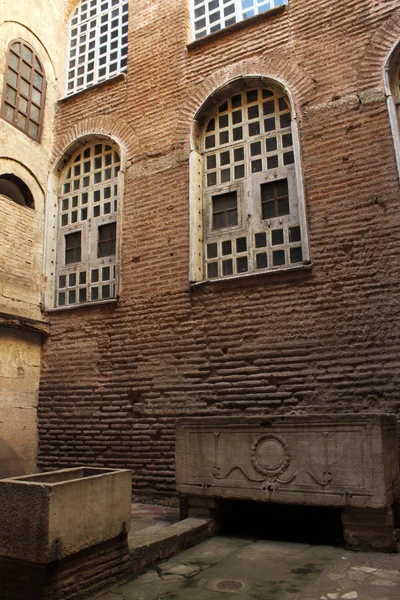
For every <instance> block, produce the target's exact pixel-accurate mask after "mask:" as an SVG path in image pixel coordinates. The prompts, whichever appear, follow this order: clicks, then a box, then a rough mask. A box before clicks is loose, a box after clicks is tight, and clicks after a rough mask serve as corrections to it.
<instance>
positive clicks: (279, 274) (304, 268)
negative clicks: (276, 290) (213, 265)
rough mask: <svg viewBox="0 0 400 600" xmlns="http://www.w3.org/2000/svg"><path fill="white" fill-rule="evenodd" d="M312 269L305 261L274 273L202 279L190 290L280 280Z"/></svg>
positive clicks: (309, 263) (191, 284)
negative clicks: (263, 280)
mask: <svg viewBox="0 0 400 600" xmlns="http://www.w3.org/2000/svg"><path fill="white" fill-rule="evenodd" d="M312 269H313V264H312V262H311V261H306V262H304V263H302V264H300V265H297V266H293V267H286V268H285V269H276V270H274V271H262V272H260V273H243V275H233V276H231V277H223V278H222V277H221V278H219V279H204V280H203V281H195V282H190V289H192V290H196V289H198V288H201V287H205V286H210V285H211V286H216V285H218V286H219V285H221V284H222V285H223V284H224V283H226V284H228V283H235V282H238V281H242V280H246V279H258V278H260V277H268V278H270V277H273V276H275V277H277V278H281V277H283V276H284V275H286V274H289V275H291V274H293V273H301V272H310V271H311V270H312Z"/></svg>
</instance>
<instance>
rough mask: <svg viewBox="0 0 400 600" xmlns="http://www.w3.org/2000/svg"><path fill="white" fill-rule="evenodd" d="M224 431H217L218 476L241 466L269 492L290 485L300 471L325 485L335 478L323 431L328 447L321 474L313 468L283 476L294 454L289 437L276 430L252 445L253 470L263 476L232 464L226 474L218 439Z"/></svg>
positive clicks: (326, 435)
mask: <svg viewBox="0 0 400 600" xmlns="http://www.w3.org/2000/svg"><path fill="white" fill-rule="evenodd" d="M220 435H221V432H214V442H215V454H214V456H215V461H214V468H213V475H214V477H216V478H217V479H227V478H228V477H229V476H230V474H231V473H232V472H233V471H234V470H236V469H238V470H239V471H240V472H241V473H242V474H243V475H244V476H245V477H246V479H247V480H248V481H252V482H259V483H261V488H262V490H263V491H264V492H265V493H267V494H269V493H271V492H276V491H278V489H279V487H280V486H281V485H288V484H289V483H291V482H292V481H293V480H294V479H295V478H296V477H297V475H298V474H299V473H300V472H305V473H307V474H308V475H309V476H310V477H311V478H312V479H313V480H314V481H315V482H316V483H317V484H318V485H320V486H322V487H325V486H326V485H328V483H330V481H331V480H332V474H331V472H330V471H329V470H328V463H329V461H328V439H327V438H328V433H327V432H324V433H322V436H323V440H324V447H325V457H326V461H325V469H324V471H323V473H322V477H319V476H318V475H316V474H315V473H314V472H313V471H311V470H310V469H298V470H296V471H295V472H294V473H292V474H291V475H289V476H288V477H286V478H282V477H281V475H283V473H284V472H285V471H287V469H288V468H289V466H290V465H291V462H292V456H291V453H290V449H289V444H288V442H287V440H286V439H285V438H284V437H283V436H282V435H278V434H276V433H265V434H263V435H261V436H259V437H258V438H257V439H256V440H255V441H254V443H253V444H252V446H251V450H250V457H249V458H250V460H251V463H252V465H253V467H254V469H255V470H256V471H257V472H258V473H259V474H260V475H261V477H252V476H250V475H249V474H248V473H246V472H245V471H244V469H243V468H242V467H241V466H240V465H238V464H235V465H233V466H232V467H231V468H230V469H229V470H228V471H227V472H226V473H224V474H222V473H221V467H220V458H219V441H220Z"/></svg>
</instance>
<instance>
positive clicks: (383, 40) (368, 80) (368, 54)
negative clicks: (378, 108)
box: [357, 8, 400, 91]
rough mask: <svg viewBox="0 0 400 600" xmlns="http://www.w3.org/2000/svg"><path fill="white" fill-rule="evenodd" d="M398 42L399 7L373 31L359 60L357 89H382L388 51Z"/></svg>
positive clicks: (399, 34)
mask: <svg viewBox="0 0 400 600" xmlns="http://www.w3.org/2000/svg"><path fill="white" fill-rule="evenodd" d="M398 42H400V8H399V9H397V10H396V11H395V12H394V13H392V14H391V15H390V17H389V18H388V19H387V20H386V21H385V22H384V23H383V24H382V25H381V26H380V27H379V28H378V29H377V30H376V31H375V33H374V34H373V35H372V36H371V39H370V41H369V43H368V44H367V46H366V49H365V50H364V53H363V55H362V57H361V60H360V62H359V68H358V73H357V74H358V82H359V89H360V90H365V89H370V88H375V89H380V90H382V91H383V90H384V79H383V68H384V67H385V66H386V62H387V59H388V56H389V54H390V52H391V51H392V50H393V48H394V47H395V45H396V44H397V43H398Z"/></svg>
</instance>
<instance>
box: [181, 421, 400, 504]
mask: <svg viewBox="0 0 400 600" xmlns="http://www.w3.org/2000/svg"><path fill="white" fill-rule="evenodd" d="M398 478H399V472H398V453H397V440H396V419H395V417H394V416H393V415H374V414H365V415H351V414H350V415H314V416H288V417H267V418H265V417H264V418H263V417H259V418H255V417H253V418H249V419H239V418H228V417H227V418H203V419H198V418H194V419H181V420H180V421H178V425H177V446H176V479H177V489H178V492H180V493H182V494H193V495H196V496H199V495H205V496H212V497H222V498H243V499H250V500H258V501H270V502H283V503H294V504H311V505H326V506H355V507H370V508H379V507H385V506H390V505H391V504H392V503H393V501H394V489H395V487H396V485H397V482H398Z"/></svg>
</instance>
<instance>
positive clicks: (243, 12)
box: [191, 0, 288, 40]
mask: <svg viewBox="0 0 400 600" xmlns="http://www.w3.org/2000/svg"><path fill="white" fill-rule="evenodd" d="M191 1H192V25H193V38H194V39H195V40H197V39H199V38H201V37H204V36H205V35H209V34H210V33H214V31H219V30H220V29H224V27H229V25H233V24H234V23H238V22H239V21H243V20H244V19H248V18H249V17H254V16H255V15H259V14H260V13H263V12H266V11H267V10H271V9H272V8H276V7H277V6H282V5H284V4H287V3H288V0H191Z"/></svg>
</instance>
